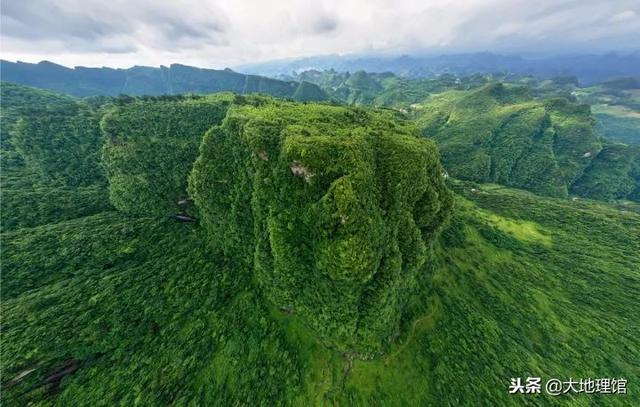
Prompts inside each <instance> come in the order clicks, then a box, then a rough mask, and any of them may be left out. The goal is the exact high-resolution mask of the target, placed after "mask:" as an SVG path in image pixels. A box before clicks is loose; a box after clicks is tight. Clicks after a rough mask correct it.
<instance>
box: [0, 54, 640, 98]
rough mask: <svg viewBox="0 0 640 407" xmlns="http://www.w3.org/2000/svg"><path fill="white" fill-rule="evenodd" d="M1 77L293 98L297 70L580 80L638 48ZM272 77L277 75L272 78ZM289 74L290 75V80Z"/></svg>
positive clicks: (81, 87)
mask: <svg viewBox="0 0 640 407" xmlns="http://www.w3.org/2000/svg"><path fill="white" fill-rule="evenodd" d="M1 68H2V80H4V81H9V82H15V83H19V84H22V85H28V86H35V87H39V88H44V89H50V90H55V91H59V92H63V93H68V94H71V95H74V96H80V97H84V96H95V95H106V96H116V95H119V94H128V95H161V94H179V93H187V92H193V93H200V94H205V93H212V92H220V91H232V92H236V93H240V94H246V93H252V92H260V93H266V94H270V95H272V96H276V97H288V98H294V99H296V100H301V101H302V100H306V101H310V100H325V99H326V98H327V97H326V95H324V94H323V92H322V91H321V90H320V89H319V88H318V87H316V86H315V85H311V84H309V83H306V84H304V85H303V86H299V84H298V80H297V79H298V78H296V77H295V76H294V75H293V74H294V73H299V72H302V71H305V70H310V69H315V70H328V69H333V70H336V71H338V72H355V71H359V70H362V71H366V72H392V73H394V74H396V75H399V76H403V77H409V78H429V77H434V76H437V75H441V74H453V75H456V76H466V75H473V74H496V73H499V74H501V75H503V76H504V75H515V76H527V75H531V76H534V77H537V78H540V79H546V78H553V77H559V76H574V77H576V78H577V79H578V81H579V82H580V84H581V85H590V84H594V83H598V82H603V81H606V80H611V79H616V78H622V77H638V76H639V75H640V52H634V53H624V54H622V53H608V54H602V55H595V54H594V55H588V54H583V55H561V56H556V57H545V58H539V59H533V58H525V57H521V56H517V55H510V56H509V55H498V54H492V53H472V54H455V55H454V54H452V55H440V56H410V55H404V56H396V57H390V56H388V57H384V56H366V55H360V56H358V55H353V56H348V55H347V56H337V55H329V56H317V57H310V58H300V59H290V60H278V61H271V62H264V63H256V64H249V65H241V66H238V67H236V68H234V70H231V69H229V68H227V69H223V70H217V69H203V68H197V67H191V66H187V65H182V64H171V65H170V66H168V67H167V66H160V67H147V66H134V67H131V68H128V69H122V68H107V67H103V68H87V67H80V66H79V67H75V68H67V67H64V66H62V65H58V64H55V63H52V62H49V61H42V62H40V63H37V64H32V63H25V62H10V61H5V60H2V61H1ZM274 78H278V79H274ZM293 79H295V80H293Z"/></svg>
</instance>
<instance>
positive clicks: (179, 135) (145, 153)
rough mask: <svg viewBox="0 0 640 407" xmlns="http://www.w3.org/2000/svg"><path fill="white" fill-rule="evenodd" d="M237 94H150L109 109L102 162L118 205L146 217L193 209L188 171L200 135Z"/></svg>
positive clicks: (215, 123)
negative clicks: (155, 97)
mask: <svg viewBox="0 0 640 407" xmlns="http://www.w3.org/2000/svg"><path fill="white" fill-rule="evenodd" d="M233 98H234V97H233V95H231V94H221V95H215V96H208V97H188V98H164V99H163V98H158V99H153V98H147V99H142V100H133V101H131V102H130V103H124V104H121V105H119V106H115V107H113V108H112V109H110V110H109V111H108V112H107V114H105V116H104V117H103V118H102V122H101V127H102V131H103V133H104V136H105V139H106V141H105V145H104V149H103V155H102V162H103V165H104V168H105V171H106V174H107V177H108V179H109V196H110V198H111V202H112V203H113V205H114V206H115V207H116V208H118V209H119V210H121V211H124V212H127V213H129V214H135V215H147V216H153V215H156V216H162V215H171V214H174V213H178V212H181V211H186V210H188V209H189V208H188V206H189V205H188V202H187V198H188V196H187V191H186V189H187V175H188V174H189V172H190V171H191V167H192V165H193V162H194V161H195V159H196V157H197V155H198V146H199V145H200V139H201V138H202V135H203V134H204V132H205V131H206V130H208V129H209V128H210V127H211V126H214V125H217V124H219V123H220V122H221V121H222V119H223V118H224V116H225V114H226V112H227V109H228V108H229V105H230V104H231V102H232V101H233Z"/></svg>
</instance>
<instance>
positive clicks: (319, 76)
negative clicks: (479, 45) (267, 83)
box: [294, 70, 490, 109]
mask: <svg viewBox="0 0 640 407" xmlns="http://www.w3.org/2000/svg"><path fill="white" fill-rule="evenodd" d="M294 79H295V80H300V81H303V82H304V81H308V82H312V83H315V84H317V85H318V86H320V87H321V88H322V89H323V90H325V92H326V93H327V94H328V95H329V97H330V98H331V99H333V100H336V101H340V102H342V103H346V104H349V105H373V106H387V107H395V108H399V109H406V108H407V107H408V106H410V105H411V104H413V103H418V102H421V101H423V100H424V99H425V98H427V97H428V96H429V95H431V94H433V93H440V92H443V91H445V90H448V89H458V90H467V89H472V88H476V87H479V86H482V85H484V84H486V83H487V82H488V81H489V80H490V77H489V76H482V75H474V76H470V77H466V78H456V77H454V76H453V75H446V74H445V75H440V76H438V77H437V78H434V79H408V78H404V77H401V76H396V75H394V74H392V73H368V72H364V71H356V72H354V73H349V72H336V71H334V70H328V71H322V72H320V71H316V70H311V71H305V72H302V73H300V74H299V75H297V76H295V77H294Z"/></svg>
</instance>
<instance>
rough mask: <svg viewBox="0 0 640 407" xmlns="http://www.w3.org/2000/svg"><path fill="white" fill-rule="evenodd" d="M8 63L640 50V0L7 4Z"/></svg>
mask: <svg viewBox="0 0 640 407" xmlns="http://www.w3.org/2000/svg"><path fill="white" fill-rule="evenodd" d="M1 40H2V43H1V46H0V49H1V54H2V58H3V59H8V60H12V61H14V60H22V61H28V62H36V61H40V60H43V59H46V60H50V61H53V62H57V63H60V64H63V65H68V66H74V65H83V66H114V67H129V66H132V65H152V66H157V65H161V64H164V65H168V64H170V63H173V62H179V63H183V64H189V65H196V66H201V67H213V68H221V67H226V66H233V65H236V64H243V63H250V62H259V61H266V60H272V59H280V58H291V57H300V56H312V55H324V54H333V53H337V54H346V53H355V52H358V53H360V52H363V53H411V52H427V53H437V54H441V53H456V52H466V51H493V52H502V53H531V52H536V53H560V52H585V51H586V52H604V51H609V50H618V51H628V50H637V49H639V48H640V46H638V44H639V43H640V0H420V1H419V0H416V1H414V0H406V1H405V0H392V1H387V0H330V1H320V0H316V1H313V0H304V1H302V0H301V1H295V0H279V1H269V0H186V1H184V0H108V1H96V0H55V1H52V0H3V1H2V39H1Z"/></svg>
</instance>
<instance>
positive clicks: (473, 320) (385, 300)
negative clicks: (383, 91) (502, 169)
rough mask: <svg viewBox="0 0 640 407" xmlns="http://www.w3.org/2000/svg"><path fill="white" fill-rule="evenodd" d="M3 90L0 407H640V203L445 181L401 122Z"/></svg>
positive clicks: (523, 115)
mask: <svg viewBox="0 0 640 407" xmlns="http://www.w3.org/2000/svg"><path fill="white" fill-rule="evenodd" d="M360 79H362V78H360ZM359 83H360V82H359ZM488 90H490V88H486V89H484V92H485V94H484V97H483V94H476V95H470V96H469V95H467V96H465V97H463V98H462V99H461V100H460V104H459V105H458V107H459V108H460V109H462V108H463V107H464V103H465V101H466V102H470V101H472V99H470V97H472V98H475V100H476V102H479V101H482V100H483V101H484V103H485V105H486V106H488V107H489V108H490V109H487V110H488V111H489V112H490V113H491V114H494V115H495V114H496V112H497V113H504V112H503V109H505V107H504V106H502V104H505V103H506V102H507V101H508V99H511V98H512V97H514V96H513V95H511V93H510V92H506V91H505V92H503V91H504V90H503V91H500V92H498V94H497V96H499V97H498V98H497V99H496V98H495V97H488V96H487V95H486V91H488ZM496 90H498V89H496ZM472 92H473V91H472ZM0 97H1V99H2V104H1V106H0V115H1V120H0V123H1V124H2V126H1V127H0V130H1V131H2V144H0V155H2V163H1V164H2V171H1V172H0V183H1V184H2V188H1V190H0V192H1V193H2V197H1V199H0V204H1V205H2V207H1V208H0V209H1V211H0V215H1V216H2V218H1V219H0V223H1V224H2V228H1V230H0V239H1V241H2V249H3V250H2V251H1V252H0V261H1V262H2V273H0V285H1V286H2V289H3V291H2V298H1V299H0V315H2V330H0V343H2V349H3V355H2V356H3V359H2V363H1V364H0V377H1V378H2V379H1V380H0V385H1V386H2V403H1V404H2V406H3V407H5V406H6V407H13V406H16V407H18V406H19V407H22V406H96V405H109V406H111V405H125V406H132V405H143V406H167V405H172V406H173V405H175V406H193V405H196V406H211V405H214V406H238V405H242V406H244V405H248V406H316V405H339V406H368V405H374V406H377V405H385V406H386V405H392V406H394V405H402V406H405V405H408V406H423V405H426V406H432V405H445V406H457V405H463V406H467V405H471V406H476V405H486V404H488V403H487V400H491V401H492V403H491V404H492V405H499V406H511V405H554V406H555V405H557V406H575V405H580V406H585V405H605V404H606V405H607V406H609V405H611V406H625V407H626V406H632V405H640V392H638V391H637V389H638V387H637V386H638V383H640V370H639V369H638V364H637V363H634V361H637V360H640V346H638V338H640V321H639V320H638V318H637V317H634V315H638V314H640V302H638V301H637V297H638V295H637V293H638V292H639V291H640V272H639V271H640V251H639V250H638V248H639V247H640V233H639V232H638V231H640V214H639V213H638V206H636V205H635V204H627V203H626V202H625V203H621V202H616V203H603V202H600V203H599V202H593V201H590V200H582V199H579V200H570V199H564V198H550V197H542V196H539V195H535V194H532V193H529V192H525V191H519V190H515V189H510V188H506V187H502V186H499V185H495V184H493V185H492V184H481V185H480V184H477V183H471V182H461V181H457V180H455V179H453V178H452V177H446V176H445V175H446V174H445V173H444V172H443V169H442V167H441V165H440V163H439V160H438V157H437V152H436V148H435V143H434V140H435V142H436V143H437V142H438V138H439V137H435V136H434V137H433V138H434V140H429V139H426V138H425V137H421V132H420V128H419V127H418V124H420V122H418V123H412V122H411V121H409V120H407V117H405V116H404V115H403V114H402V112H399V111H396V110H391V109H374V108H372V107H366V106H365V107H345V106H333V105H329V104H320V103H305V104H303V103H295V102H291V101H283V100H278V99H274V98H271V97H268V96H263V95H244V96H243V95H234V94H232V93H220V94H212V95H207V96H202V95H171V96H162V97H120V98H110V97H99V98H86V99H82V100H81V99H77V98H73V97H70V96H64V95H57V94H55V93H53V92H49V91H43V90H40V89H32V88H29V87H26V86H19V85H15V84H7V83H2V86H1V87H0ZM514 98H515V97H514ZM478 99H480V100H478ZM498 102H501V103H498ZM516 102H517V103H516ZM522 103H528V102H521V101H519V100H514V104H516V106H515V107H513V108H512V110H513V111H514V113H518V115H517V117H516V116H514V121H513V125H512V124H509V125H508V126H505V127H504V130H505V131H504V132H501V133H500V134H499V135H500V136H504V137H501V138H496V139H499V140H511V139H510V138H508V137H506V136H509V135H513V134H512V132H511V131H508V132H507V131H506V130H507V129H509V130H512V129H513V128H514V127H513V126H515V124H516V123H520V124H521V125H522V127H523V128H526V126H525V124H527V123H529V122H530V121H531V120H532V119H531V116H533V118H536V117H538V116H536V114H538V113H541V109H542V108H543V107H544V108H546V107H545V106H542V107H536V106H533V105H532V106H530V107H529V108H527V109H525V108H524V107H523V106H519V105H521V104H522ZM448 106H449V105H448V104H445V103H441V104H438V105H436V106H433V109H445V108H448ZM418 108H423V109H424V111H423V113H424V114H425V115H427V114H428V113H429V111H428V110H427V109H426V107H423V106H422V105H420V106H418ZM445 110H446V109H445ZM555 110H557V109H555ZM555 110H551V109H550V110H549V116H553V115H554V112H555ZM461 111H462V110H458V109H453V111H452V114H451V118H452V120H450V121H449V122H450V124H451V126H460V127H461V128H464V129H468V128H470V123H469V122H468V121H464V120H460V119H458V118H456V114H458V113H460V112H461ZM436 113H437V112H436ZM574 116H575V115H567V116H566V117H567V118H566V119H563V120H558V118H557V117H551V118H550V123H551V125H550V126H556V127H558V130H563V129H562V128H560V125H562V124H564V121H566V120H569V119H571V118H572V117H574ZM499 118H502V116H499ZM427 119H428V117H426V116H425V117H423V120H424V122H426V121H427ZM525 119H527V120H525ZM491 123H492V122H491V121H490V120H488V119H482V120H479V121H478V127H477V128H478V129H481V128H482V129H487V128H488V129H489V131H490V130H491V129H494V128H495V127H490V126H488V125H489V124H491ZM480 124H482V125H483V126H481V127H480V126H479V125H480ZM499 127H500V126H498V128H499ZM518 127H520V125H518ZM438 134H439V135H440V136H442V137H444V136H448V135H451V136H455V135H456V134H455V133H453V132H451V130H446V131H445V129H443V130H441V132H440V133H438ZM438 134H436V136H437V135H438ZM528 134H529V133H525V134H524V135H525V136H526V135H528ZM516 141H523V139H521V138H518V139H516ZM524 141H526V140H524ZM486 151H488V152H490V153H494V150H490V149H486ZM609 156H610V157H612V158H615V151H611V154H610V155H609ZM496 157H497V156H496ZM611 166H613V165H612V164H606V163H603V165H602V166H600V167H599V168H600V169H601V170H602V171H603V172H604V171H605V170H606V169H608V168H609V167H611ZM563 168H565V169H566V168H570V167H566V166H563ZM612 179H614V180H615V178H612ZM527 376H533V377H541V378H542V379H543V380H545V381H546V380H548V379H549V378H562V379H565V380H566V379H569V378H574V379H577V378H586V377H592V378H593V377H598V378H600V377H604V378H624V379H625V380H627V381H628V392H627V394H598V393H593V394H588V393H586V392H585V393H581V394H563V395H560V396H557V397H555V396H551V395H548V394H510V393H509V391H508V389H509V382H510V378H514V377H527ZM598 380H599V379H598ZM615 380H617V379H615Z"/></svg>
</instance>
